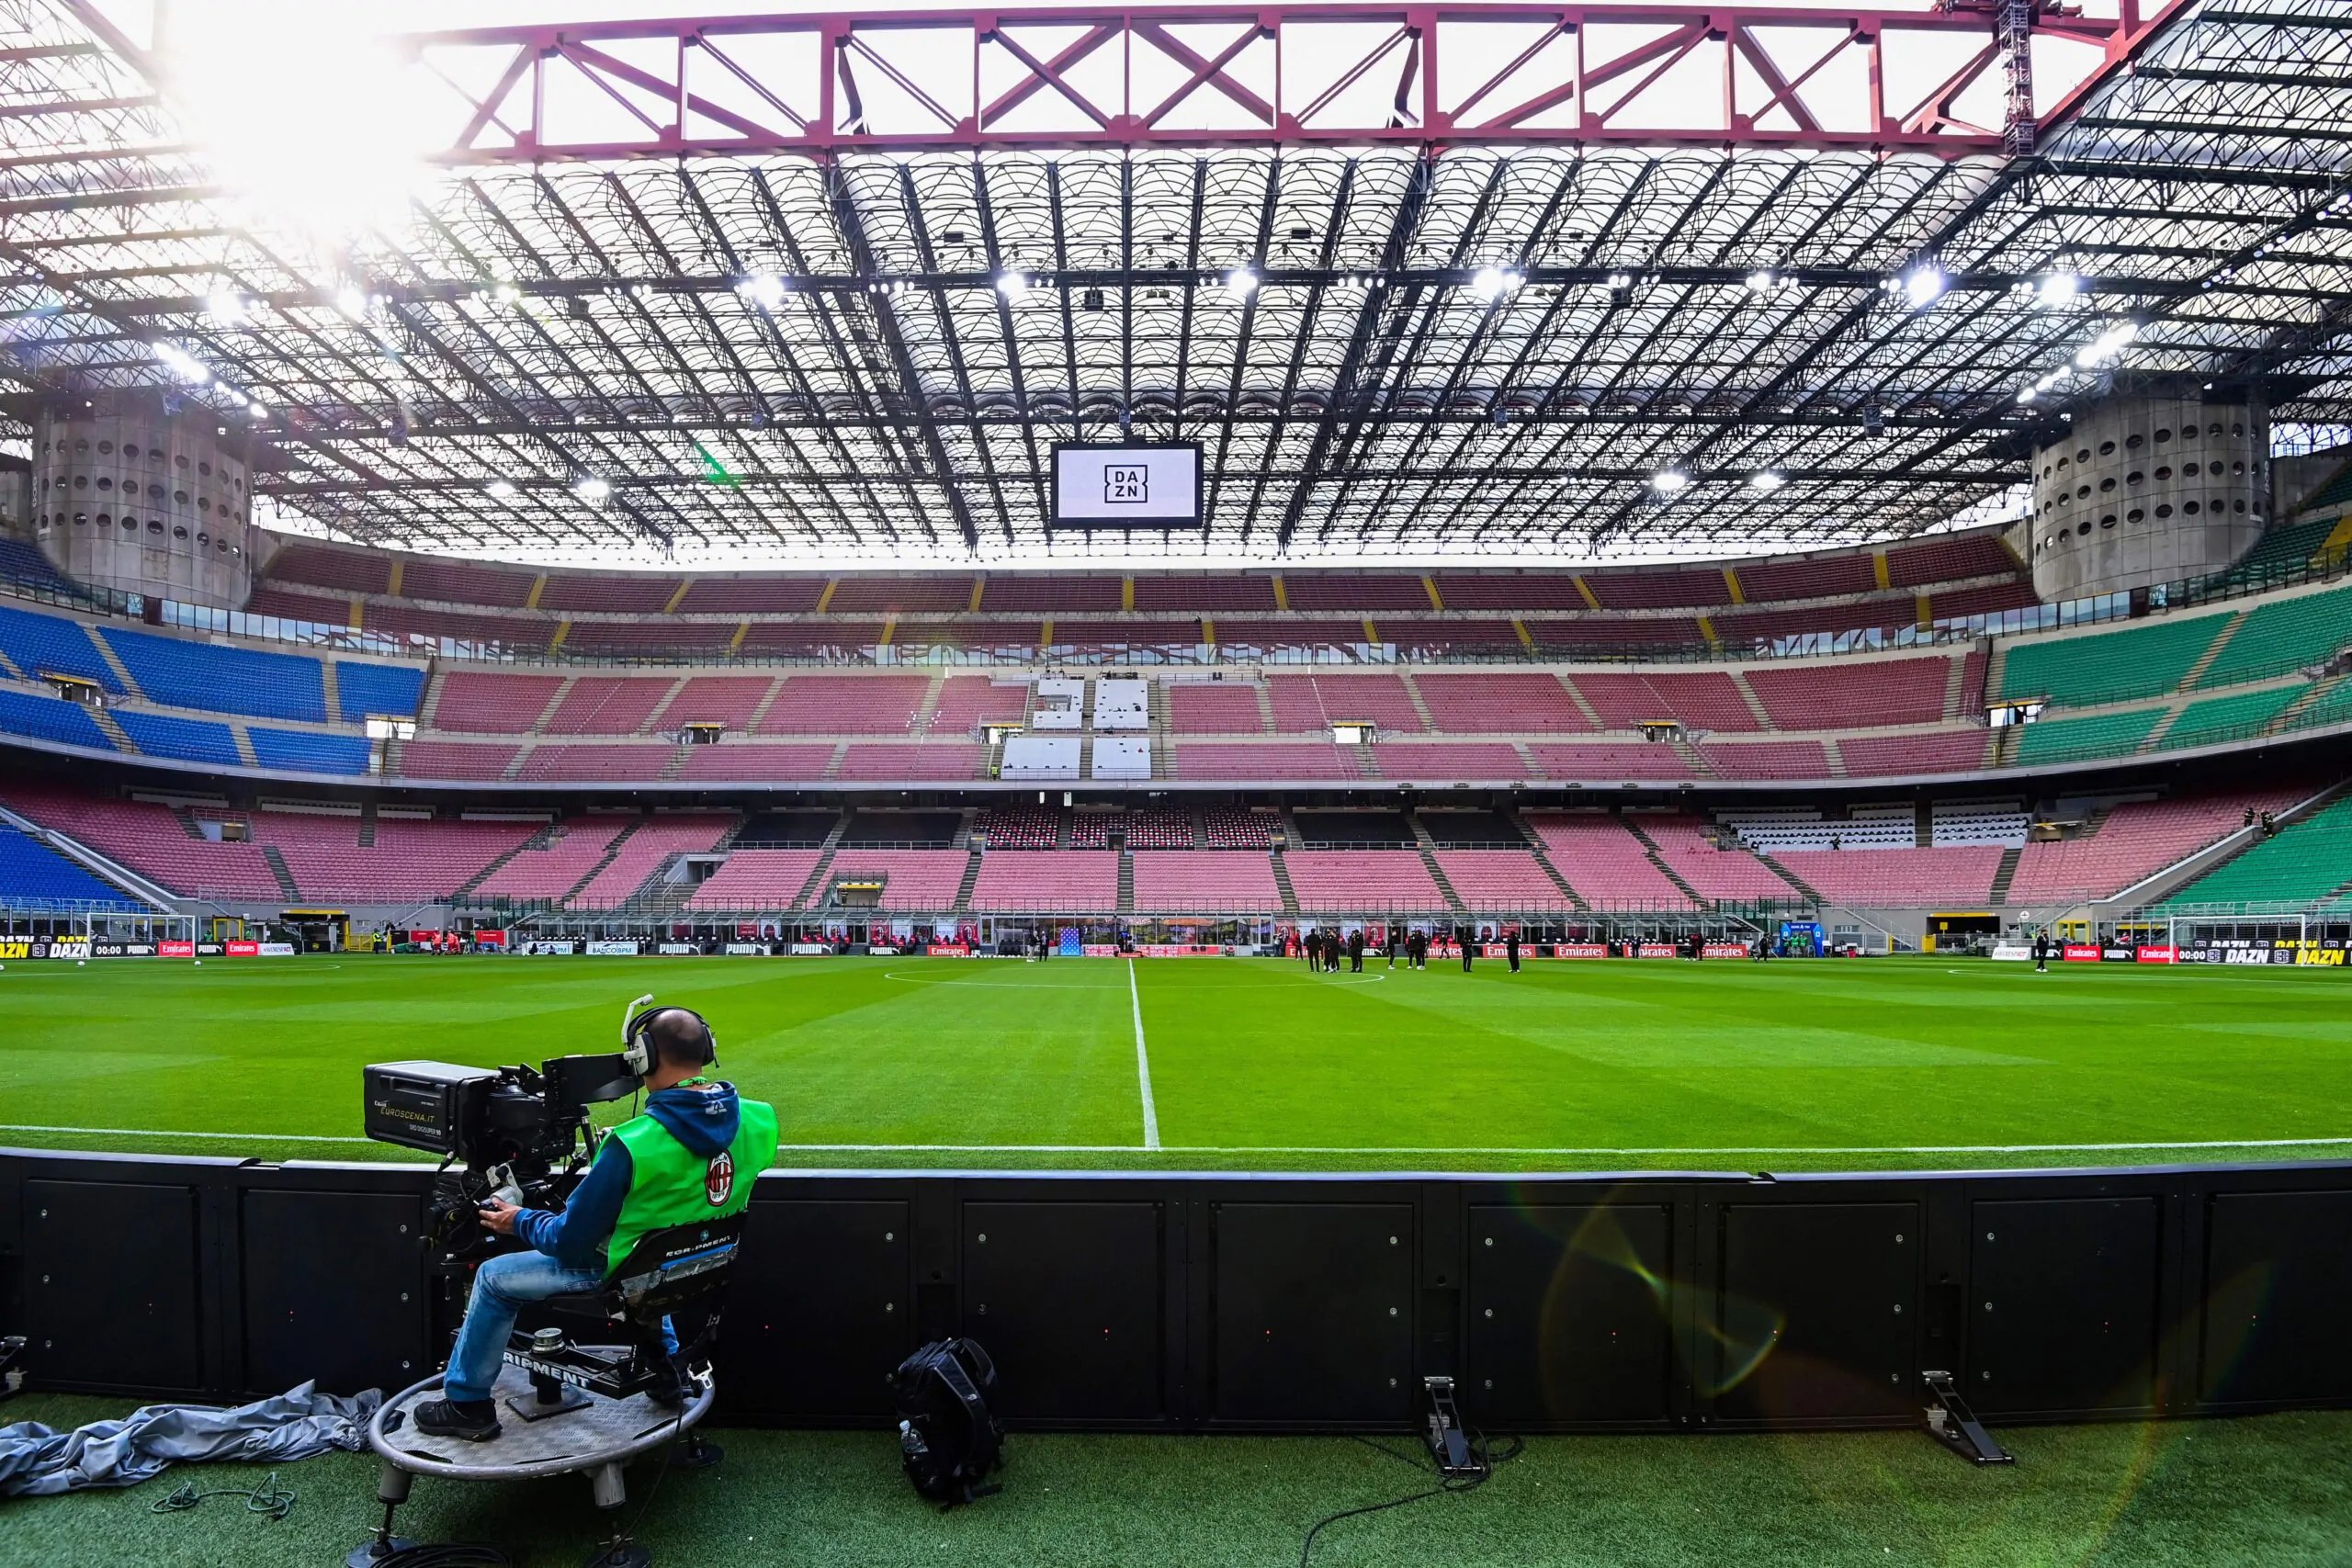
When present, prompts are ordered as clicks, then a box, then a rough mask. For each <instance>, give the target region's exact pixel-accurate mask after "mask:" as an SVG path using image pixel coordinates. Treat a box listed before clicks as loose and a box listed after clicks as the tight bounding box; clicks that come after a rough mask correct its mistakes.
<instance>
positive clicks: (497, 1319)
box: [441, 1252, 678, 1403]
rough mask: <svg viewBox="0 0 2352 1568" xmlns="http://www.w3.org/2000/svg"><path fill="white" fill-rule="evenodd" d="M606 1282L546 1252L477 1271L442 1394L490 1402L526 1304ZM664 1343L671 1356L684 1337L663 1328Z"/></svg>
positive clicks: (500, 1260) (511, 1255)
mask: <svg viewBox="0 0 2352 1568" xmlns="http://www.w3.org/2000/svg"><path fill="white" fill-rule="evenodd" d="M604 1282H605V1271H604V1270H603V1269H593V1268H592V1269H567V1268H565V1267H564V1266H563V1265H562V1264H560V1263H559V1262H557V1261H556V1260H555V1259H554V1258H549V1257H548V1255H547V1254H546V1253H544V1252H506V1253H501V1254H500V1255H499V1256H498V1257H496V1258H492V1259H491V1260H490V1261H489V1262H487V1263H485V1264H483V1265H482V1266H481V1268H480V1269H476V1270H475V1271H474V1293H473V1299H472V1300H471V1301H470V1302H469V1303H466V1321H465V1323H464V1324H463V1325H461V1326H460V1327H459V1328H458V1344H457V1348H455V1349H453V1350H451V1351H450V1352H449V1373H448V1376H447V1377H446V1378H444V1379H443V1380H442V1383H441V1392H442V1393H443V1394H445V1395H446V1396H447V1397H448V1398H450V1399H454V1400H458V1401H459V1402H460V1403H466V1402H471V1401H476V1400H484V1399H488V1398H489V1397H490V1391H491V1385H492V1384H493V1383H495V1382H497V1381H498V1369H499V1365H500V1362H501V1359H502V1357H503V1355H504V1354H505V1350H506V1337H507V1336H508V1335H510V1334H512V1333H514V1331H515V1314H517V1313H518V1312H520V1311H521V1310H522V1309H523V1306H524V1304H525V1303H528V1302H543V1301H546V1300H547V1299H548V1297H549V1296H575V1295H585V1294H587V1293H589V1292H592V1291H594V1290H595V1289H596V1288H597V1287H598V1286H600V1285H602V1284H603V1283H604ZM662 1343H663V1345H664V1346H665V1347H667V1348H668V1349H669V1351H670V1353H671V1354H673V1355H675V1354H676V1353H677V1349H678V1337H677V1336H676V1335H675V1334H673V1333H672V1332H671V1330H670V1323H669V1320H668V1319H666V1318H664V1319H663V1320H662Z"/></svg>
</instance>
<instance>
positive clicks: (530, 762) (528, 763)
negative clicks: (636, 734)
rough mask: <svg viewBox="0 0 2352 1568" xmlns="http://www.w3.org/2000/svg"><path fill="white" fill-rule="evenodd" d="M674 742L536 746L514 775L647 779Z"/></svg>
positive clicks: (552, 779) (553, 779) (658, 770)
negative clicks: (651, 744)
mask: <svg viewBox="0 0 2352 1568" xmlns="http://www.w3.org/2000/svg"><path fill="white" fill-rule="evenodd" d="M677 751H678V749H677V748H676V747H675V746H669V745H661V746H644V745H637V746H630V745H623V746H540V747H537V748H535V749H534V750H532V752H531V754H530V755H529V756H527V757H526V758H524V759H523V771H522V772H521V773H520V774H518V775H517V776H518V777H520V778H523V779H526V780H528V781H530V782H532V783H534V784H540V783H547V784H552V783H557V782H569V783H577V782H582V781H594V780H597V779H616V780H633V781H640V782H648V781H651V780H654V779H658V778H660V777H661V776H662V770H663V769H664V768H667V767H668V766H669V765H670V759H671V758H672V757H674V756H676V755H677Z"/></svg>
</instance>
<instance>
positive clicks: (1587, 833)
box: [1527, 811, 1697, 909]
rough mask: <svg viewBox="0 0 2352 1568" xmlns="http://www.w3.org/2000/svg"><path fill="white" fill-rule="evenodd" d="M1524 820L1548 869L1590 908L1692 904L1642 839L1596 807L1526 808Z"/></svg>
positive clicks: (1680, 907)
mask: <svg viewBox="0 0 2352 1568" xmlns="http://www.w3.org/2000/svg"><path fill="white" fill-rule="evenodd" d="M1527 825H1528V827H1529V828H1531V829H1533V830H1534V832H1535V836H1536V837H1537V838H1538V839H1540V840H1543V843H1544V856H1545V858H1546V859H1548V860H1550V861H1551V863H1552V867H1553V869H1554V870H1555V871H1557V872H1558V873H1559V874H1561V875H1562V876H1563V877H1564V878H1566V881H1567V884H1568V886H1570V887H1572V888H1574V889H1576V892H1577V897H1580V898H1582V899H1583V900H1584V901H1585V902H1586V903H1587V904H1589V905H1592V906H1594V907H1596V908H1652V909H1691V908H1697V905H1695V904H1694V903H1693V902H1692V901H1691V896H1690V895H1689V894H1687V893H1685V892H1684V891H1683V890H1682V889H1681V888H1680V887H1679V886H1676V885H1675V882H1674V879H1673V878H1672V877H1670V876H1668V874H1666V872H1665V871H1664V870H1663V869H1662V868H1660V867H1659V865H1658V864H1657V862H1656V861H1654V860H1652V859H1651V858H1650V855H1649V852H1648V851H1647V850H1646V849H1645V848H1644V847H1643V844H1642V841H1641V840H1639V839H1637V838H1635V837H1634V835H1633V834H1632V833H1631V832H1629V831H1628V830H1627V829H1626V827H1625V825H1624V824H1623V822H1620V821H1619V820H1618V819H1617V818H1614V817H1606V816H1602V815H1600V813H1598V812H1590V813H1587V812H1551V811H1539V812H1531V813H1530V814H1529V815H1528V818H1527Z"/></svg>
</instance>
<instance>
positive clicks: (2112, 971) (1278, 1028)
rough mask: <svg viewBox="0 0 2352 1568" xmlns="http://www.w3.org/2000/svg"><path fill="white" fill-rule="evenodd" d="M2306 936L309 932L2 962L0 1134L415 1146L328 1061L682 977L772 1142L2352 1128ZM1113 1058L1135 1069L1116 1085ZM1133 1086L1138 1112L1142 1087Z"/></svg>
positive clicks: (1291, 1161) (2204, 1134)
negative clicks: (762, 949)
mask: <svg viewBox="0 0 2352 1568" xmlns="http://www.w3.org/2000/svg"><path fill="white" fill-rule="evenodd" d="M2347 984H2348V982H2347V981H2346V977H2345V976H2342V975H2339V974H2334V973H2330V972H2326V971H2316V970H2315V971H2296V970H2287V969H2267V970H2261V971H2244V970H2221V969H2211V970H2196V971H2188V970H2179V971H2166V970H2132V969H2121V968H2118V967H2112V966H2110V967H2098V966H2084V965H2074V966H2057V965H2053V972H2052V973H2051V974H2048V975H2035V974H2034V973H2032V971H2031V967H2030V965H2027V964H1992V963H1988V962H1985V961H1982V960H1973V961H1972V960H1939V959H1934V958H1925V959H1894V960H1865V961H1860V962H1815V963H1799V962H1786V963H1780V964H1768V965H1761V966H1758V965H1752V964H1741V963H1736V962H1714V963H1705V964H1690V963H1684V962H1679V961H1665V960H1653V961H1637V962H1622V961H1621V962H1614V963H1573V962H1570V963H1556V962H1554V963H1541V964H1530V965H1529V966H1528V967H1527V969H1526V971H1525V972H1524V973H1521V974H1520V975H1517V976H1513V975H1510V974H1509V973H1508V972H1507V971H1506V970H1505V967H1504V965H1503V964H1500V963H1488V962H1486V961H1481V962H1480V964H1478V968H1477V972H1476V974H1474V975H1470V976H1464V975H1463V974H1462V973H1461V972H1460V970H1459V969H1458V968H1455V969H1451V970H1449V969H1443V968H1440V967H1437V966H1435V965H1432V967H1431V968H1430V969H1429V970H1428V971H1426V972H1424V973H1420V974H1414V973H1409V972H1408V971H1405V970H1401V969H1400V970H1397V971H1394V972H1391V971H1389V970H1388V969H1386V968H1385V967H1381V966H1377V965H1376V964H1373V963H1368V964H1367V971H1366V973H1364V974H1363V975H1335V976H1316V975H1311V974H1309V973H1308V972H1307V971H1306V969H1305V968H1304V967H1303V966H1302V965H1300V964H1296V963H1290V962H1282V961H1273V960H1231V961H1214V960H1182V959H1162V960H1157V961H1154V960H1141V961H1137V962H1136V963H1134V964H1128V963H1125V962H1122V961H1114V960H1100V959H1061V960H1056V961H1053V962H1050V963H1045V964H1022V963H1009V962H1001V961H990V962H977V961H968V960H956V959H928V960H926V959H880V958H871V959H869V958H856V959H790V960H780V959H767V960H763V959H746V958H735V959H718V958H710V959H701V958H697V959H662V960H651V959H522V958H480V959H447V958H427V957H415V958H411V957H372V956H366V955H360V954H353V955H349V956H346V957H343V958H340V959H295V960H267V959H264V960H252V959H248V960H215V961H214V962H212V963H211V964H206V965H204V966H202V967H198V966H195V965H192V964H187V963H184V962H175V963H168V964H167V963H163V962H156V963H120V962H118V963H104V962H94V963H91V964H88V965H87V966H86V967H82V968H76V967H74V966H72V965H70V964H55V963H16V964H8V965H7V966H6V970H5V972H0V1006H5V1008H6V1017H7V1019H8V1024H7V1027H6V1029H5V1030H0V1123H5V1126H0V1143H5V1144H16V1145H36V1146H50V1147H79V1148H118V1149H135V1150H141V1151H147V1152H175V1153H203V1154H212V1155H228V1156H252V1157H260V1158H266V1159H296V1158H309V1159H364V1158H386V1159H402V1158H413V1157H417V1156H411V1155H408V1154H406V1153H405V1152H403V1151H399V1150H393V1149H387V1148H384V1147H382V1146H380V1145H372V1144H368V1143H366V1142H364V1141H361V1140H360V1139H359V1138H358V1134H359V1069H360V1066H362V1065H363V1064H365V1063H368V1062H375V1061H387V1060H397V1059H400V1058H403V1057H418V1056H426V1057H439V1058H442V1059H445V1060H450V1061H458V1062H466V1063H476V1064H481V1065H484V1066H489V1065H494V1064H497V1063H501V1062H514V1061H537V1060H538V1059H539V1058H541V1057H543V1056H549V1055H560V1054H563V1053H566V1052H575V1051H610V1050H613V1049H615V1048H616V1033H617V1028H618V1023H619V1019H620V1014H621V1010H622V1004H623V1003H625V1002H626V1001H627V1000H628V998H631V997H633V996H635V995H637V994H638V993H639V992H640V991H648V990H650V991H654V992H657V993H659V994H660V995H661V997H662V999H664V1000H667V1001H676V1002H681V1003H684V1004H687V1005H690V1006H693V1007H695V1008H698V1009H700V1010H702V1011H704V1012H705V1013H706V1014H707V1015H708V1017H709V1018H710V1020H711V1021H712V1023H713V1024H714V1025H715V1026H716V1028H717V1030H718V1038H719V1045H720V1051H721V1055H722V1061H723V1067H724V1070H725V1072H726V1074H727V1076H729V1077H732V1078H733V1079H735V1080H736V1081H737V1082H738V1083H739V1084H741V1086H742V1087H743V1089H745V1090H746V1091H747V1092H748V1093H750V1094H752V1095H753V1096H756V1097H757V1098H760V1099H763V1100H770V1101H772V1102H774V1104H775V1106H776V1109H777V1111H778V1112H779V1113H780V1116H781V1120H782V1123H783V1130H784V1140H785V1145H786V1148H785V1151H784V1154H783V1156H782V1159H783V1161H784V1163H786V1164H788V1165H796V1166H809V1167H869V1168H870V1167H917V1166H920V1167H959V1168H1034V1167H1071V1168H1098V1169H1122V1170H1209V1169H1304V1170H1375V1169H1413V1170H1492V1171H1504V1170H1595V1169H1600V1170H1610V1169H1634V1168H1675V1169H1691V1170H1732V1171H1742V1170H1821V1169H1837V1168H1888V1167H1947V1168H1948V1167H1985V1166H2017V1165H2102V1164H2137V1163H2173V1162H2194V1161H2205V1160H2230V1159H2255V1158H2265V1159H2268V1158H2298V1157H2324V1156H2341V1155H2346V1154H2347V1153H2352V1006H2347V1003H2352V990H2347V989H2346V987H2347ZM1147 1085H1148V1100H1147ZM1147 1105H1148V1107H1149V1111H1148V1112H1147Z"/></svg>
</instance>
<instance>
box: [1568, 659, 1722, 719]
mask: <svg viewBox="0 0 2352 1568" xmlns="http://www.w3.org/2000/svg"><path fill="white" fill-rule="evenodd" d="M1570 679H1571V680H1573V681H1574V682H1576V688H1577V691H1579V692H1581V693H1583V694H1584V699H1585V701H1586V702H1588V703H1589V704H1590V705H1592V711H1593V712H1594V713H1596V714H1598V715H1600V722H1601V725H1602V727H1603V728H1609V729H1632V728H1636V727H1637V726H1639V725H1643V724H1645V723H1648V722H1650V721H1652V720H1654V719H1677V720H1679V721H1680V722H1681V723H1683V724H1684V725H1686V726H1689V727H1690V728H1693V729H1704V730H1717V731H1728V732H1731V733H1744V732H1746V731H1748V730H1754V729H1761V728H1764V727H1763V725H1762V724H1761V723H1759V722H1758V719H1757V717H1756V714H1755V712H1754V710H1752V709H1751V708H1749V707H1748V705H1747V699H1746V698H1745V697H1743V696H1741V695H1740V694H1739V687H1738V685H1737V684H1736V683H1735V682H1733V680H1732V678H1731V676H1730V675H1728V674H1726V673H1724V671H1717V670H1709V671H1696V672H1692V673H1688V674H1671V673H1663V672H1661V673H1657V674H1649V675H1608V674H1588V673H1584V672H1581V671H1580V672H1578V673H1577V674H1576V675H1574V676H1571V677H1570Z"/></svg>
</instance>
